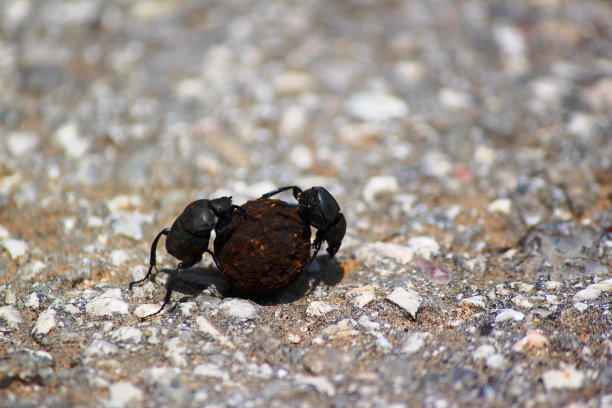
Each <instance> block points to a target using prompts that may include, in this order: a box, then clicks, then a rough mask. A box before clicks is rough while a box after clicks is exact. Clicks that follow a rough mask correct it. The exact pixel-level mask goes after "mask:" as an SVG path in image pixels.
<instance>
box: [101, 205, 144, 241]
mask: <svg viewBox="0 0 612 408" xmlns="http://www.w3.org/2000/svg"><path fill="white" fill-rule="evenodd" d="M152 221H153V218H152V217H151V216H150V215H144V214H140V213H138V212H127V211H117V212H114V213H112V214H111V215H110V223H111V226H112V227H113V232H114V233H115V234H118V235H124V236H126V237H128V238H132V239H134V240H136V241H142V238H143V234H142V227H143V224H150V223H151V222H152Z"/></svg>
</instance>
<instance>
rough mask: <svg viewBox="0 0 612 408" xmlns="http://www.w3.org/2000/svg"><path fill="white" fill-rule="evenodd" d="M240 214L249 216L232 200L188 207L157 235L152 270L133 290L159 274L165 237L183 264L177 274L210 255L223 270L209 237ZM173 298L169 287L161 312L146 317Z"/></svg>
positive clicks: (169, 286)
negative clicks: (158, 262)
mask: <svg viewBox="0 0 612 408" xmlns="http://www.w3.org/2000/svg"><path fill="white" fill-rule="evenodd" d="M236 209H237V210H240V211H242V212H243V213H245V215H247V216H248V215H249V214H248V213H247V212H246V211H245V210H244V209H243V208H242V207H240V206H237V205H234V204H232V197H220V198H215V199H214V200H206V199H202V200H196V201H193V202H192V203H190V204H189V205H187V207H185V209H184V210H183V212H182V213H181V215H179V216H178V218H177V219H176V220H175V221H174V223H173V224H172V227H171V228H164V229H163V230H161V231H160V232H159V234H157V236H156V237H155V239H154V240H153V244H152V245H151V258H150V261H149V270H148V271H147V274H146V275H145V277H144V278H142V279H140V280H137V281H134V282H131V283H130V290H132V287H133V286H134V285H136V284H138V283H141V282H144V281H146V280H147V279H149V277H150V276H151V271H152V270H153V268H155V270H156V271H157V266H156V261H155V254H156V251H157V243H158V242H159V239H160V238H161V236H162V235H165V236H166V250H167V251H168V253H169V254H170V255H172V256H174V257H175V258H177V259H179V260H180V261H181V262H180V263H179V264H178V265H177V267H176V270H175V271H176V272H178V271H179V270H181V269H188V268H191V267H192V266H194V265H195V264H197V263H198V262H200V261H201V260H202V255H203V254H204V253H205V252H207V253H209V254H210V255H211V256H212V258H213V261H214V262H215V265H217V268H219V269H221V266H220V264H219V260H218V259H217V257H216V256H215V254H214V253H213V252H212V251H211V250H210V249H208V241H209V240H210V234H211V232H212V230H213V229H214V230H215V232H216V233H219V231H220V229H225V228H227V227H228V226H229V225H230V223H231V219H230V218H231V215H232V213H233V212H234V210H236ZM171 295H172V285H170V284H169V285H168V289H167V291H166V295H165V297H164V303H163V304H162V306H161V308H160V309H159V310H158V311H157V312H155V313H153V314H150V315H148V316H145V317H143V319H146V318H147V317H151V316H154V315H156V314H158V313H160V312H161V311H162V310H163V309H164V307H165V306H166V305H167V304H168V302H169V301H170V297H171Z"/></svg>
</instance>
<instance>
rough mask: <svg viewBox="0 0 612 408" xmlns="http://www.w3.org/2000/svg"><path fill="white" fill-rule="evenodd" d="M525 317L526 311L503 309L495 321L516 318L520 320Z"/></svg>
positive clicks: (515, 319)
mask: <svg viewBox="0 0 612 408" xmlns="http://www.w3.org/2000/svg"><path fill="white" fill-rule="evenodd" d="M524 318H525V314H524V313H521V312H517V311H516V310H513V309H501V310H500V311H499V313H498V314H497V316H495V323H499V322H505V321H506V320H514V321H517V322H520V321H521V320H523V319H524Z"/></svg>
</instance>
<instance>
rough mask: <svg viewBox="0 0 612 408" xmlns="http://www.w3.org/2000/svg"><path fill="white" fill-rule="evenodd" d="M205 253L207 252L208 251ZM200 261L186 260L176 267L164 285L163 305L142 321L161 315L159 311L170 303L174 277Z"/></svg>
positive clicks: (194, 259) (195, 259) (197, 259)
mask: <svg viewBox="0 0 612 408" xmlns="http://www.w3.org/2000/svg"><path fill="white" fill-rule="evenodd" d="M206 251H208V249H207V250H206ZM201 260H202V257H199V258H187V259H185V260H183V261H181V262H180V263H179V264H178V265H177V267H176V269H175V270H174V271H173V272H172V274H171V275H170V279H168V284H167V285H166V295H165V296H164V303H162V305H161V307H160V308H159V310H158V311H157V312H155V313H151V314H150V315H147V316H145V317H143V318H142V320H143V321H144V320H145V319H148V318H149V317H151V316H155V315H156V314H159V313H161V311H162V310H164V308H165V307H166V305H167V304H168V303H169V302H170V298H171V297H172V292H173V291H174V281H175V279H176V275H177V274H178V272H179V271H180V270H181V269H189V268H191V267H192V266H193V265H195V264H197V263H198V262H200V261H201Z"/></svg>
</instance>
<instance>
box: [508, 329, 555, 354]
mask: <svg viewBox="0 0 612 408" xmlns="http://www.w3.org/2000/svg"><path fill="white" fill-rule="evenodd" d="M547 347H548V339H547V338H546V337H545V336H544V335H543V334H542V333H540V332H539V331H537V330H532V331H529V332H527V334H526V335H525V337H523V338H522V339H520V340H518V341H517V342H516V343H514V346H512V350H514V351H517V352H519V353H538V352H541V351H544V350H546V348H547Z"/></svg>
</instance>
